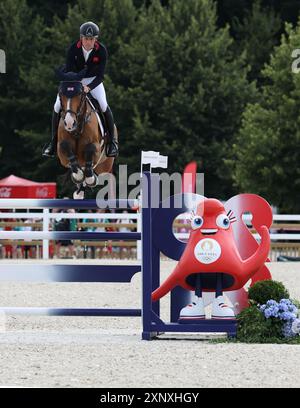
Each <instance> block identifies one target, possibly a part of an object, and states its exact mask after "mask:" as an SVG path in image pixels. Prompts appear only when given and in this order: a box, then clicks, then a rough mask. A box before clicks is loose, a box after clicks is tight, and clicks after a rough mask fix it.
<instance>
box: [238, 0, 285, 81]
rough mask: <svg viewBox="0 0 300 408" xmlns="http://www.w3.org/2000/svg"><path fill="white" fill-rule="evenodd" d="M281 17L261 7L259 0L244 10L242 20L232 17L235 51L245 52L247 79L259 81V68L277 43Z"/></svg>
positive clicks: (271, 10)
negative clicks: (247, 70)
mask: <svg viewBox="0 0 300 408" xmlns="http://www.w3.org/2000/svg"><path fill="white" fill-rule="evenodd" d="M281 25H282V22H281V18H280V16H279V14H276V13H275V11H274V10H273V9H272V8H263V7H262V6H261V0H258V1H255V2H254V3H253V6H252V9H251V11H248V12H246V15H245V17H244V18H243V20H242V22H241V21H240V20H239V19H238V18H237V17H234V18H233V19H232V27H233V31H234V35H235V37H236V39H237V41H236V44H237V51H238V52H239V53H242V52H244V51H245V52H246V56H247V61H248V63H249V64H250V66H251V71H250V72H249V79H250V80H255V79H258V80H259V81H261V74H260V72H261V70H262V68H263V66H264V64H265V63H266V62H269V58H270V55H271V52H272V50H273V48H274V46H275V45H276V44H277V38H278V34H279V33H280V31H281Z"/></svg>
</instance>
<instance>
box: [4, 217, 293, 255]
mask: <svg viewBox="0 0 300 408" xmlns="http://www.w3.org/2000/svg"><path fill="white" fill-rule="evenodd" d="M0 219H1V220H3V221H4V220H11V219H14V220H25V219H26V220H39V221H40V222H41V223H42V225H43V229H42V232H43V233H45V237H46V236H48V235H47V233H48V232H49V231H51V229H52V225H51V221H52V220H56V221H57V220H61V219H76V220H79V219H80V220H82V219H84V220H93V221H95V222H96V221H98V222H107V221H114V220H118V221H120V223H119V224H117V225H116V227H118V228H122V220H123V221H124V223H125V222H126V221H128V220H130V221H131V222H132V221H133V222H135V223H136V225H137V232H141V217H140V214H139V213H97V212H95V213H88V212H80V213H78V212H74V213H70V212H59V213H55V212H50V211H49V209H43V212H9V213H8V212H5V213H2V212H1V213H0ZM187 219H188V218H187V215H186V214H181V215H180V216H178V217H177V220H185V221H187ZM243 219H244V221H245V222H246V223H251V216H250V215H245V216H243ZM287 221H288V222H294V223H295V224H294V225H295V227H296V230H293V231H291V232H285V233H282V234H280V233H278V231H276V232H272V230H271V234H270V237H271V241H272V242H276V243H278V242H282V241H288V242H291V246H292V245H293V243H300V224H299V229H298V228H297V227H298V224H297V223H298V222H300V215H288V214H280V215H277V214H276V215H274V217H273V222H274V223H276V224H277V227H276V230H279V229H280V222H287ZM178 228H179V229H184V228H185V223H183V224H182V227H178ZM24 235H26V233H25V234H24V231H14V232H13V234H7V233H6V234H4V233H2V234H1V227H0V237H1V236H3V237H4V236H5V237H7V238H2V239H9V238H8V237H9V236H11V237H13V238H11V239H24ZM29 236H30V237H29ZM175 236H176V237H177V238H178V239H180V240H187V239H188V237H189V233H188V231H187V232H178V233H176V232H175ZM253 236H254V237H255V239H257V240H259V235H258V234H255V233H254V234H253ZM32 237H34V234H30V233H28V239H32ZM0 239H1V238H0ZM0 243H1V241H0ZM43 259H49V239H43ZM137 259H138V260H140V259H141V243H140V242H139V241H138V242H137Z"/></svg>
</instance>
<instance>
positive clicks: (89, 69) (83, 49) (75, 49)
mask: <svg viewBox="0 0 300 408" xmlns="http://www.w3.org/2000/svg"><path fill="white" fill-rule="evenodd" d="M98 35H99V27H98V26H97V25H96V24H95V23H93V22H91V21H89V22H87V23H84V24H82V25H81V27H80V40H79V41H76V42H75V43H73V44H72V45H71V46H70V48H69V49H68V53H67V63H66V72H75V73H78V72H82V70H84V69H86V74H85V76H84V78H83V79H82V84H83V85H84V92H86V93H89V92H90V93H91V95H92V96H93V97H94V98H95V99H96V100H97V101H98V103H99V106H100V108H101V110H102V112H103V114H104V117H105V120H106V125H107V133H108V143H107V147H106V155H107V156H108V157H116V156H117V155H118V142H117V139H116V137H115V132H114V118H113V114H112V111H111V109H110V107H109V106H108V104H107V100H106V93H105V89H104V85H103V79H104V72H105V66H106V60H107V51H106V48H105V46H104V45H103V44H101V43H100V42H98V41H97V38H98ZM60 110H61V103H60V98H59V95H58V96H57V98H56V102H55V105H54V111H53V114H52V139H51V142H50V143H49V144H48V145H47V146H46V147H45V149H44V151H43V156H46V157H54V155H55V153H56V146H57V129H58V124H59V120H60Z"/></svg>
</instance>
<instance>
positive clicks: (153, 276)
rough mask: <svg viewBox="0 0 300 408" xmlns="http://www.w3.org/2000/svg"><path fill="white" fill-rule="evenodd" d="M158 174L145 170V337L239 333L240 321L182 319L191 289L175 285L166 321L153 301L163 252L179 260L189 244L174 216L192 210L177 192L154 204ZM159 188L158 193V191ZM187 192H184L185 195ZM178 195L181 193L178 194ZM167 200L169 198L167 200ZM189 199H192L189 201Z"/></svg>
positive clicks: (143, 265) (143, 213)
mask: <svg viewBox="0 0 300 408" xmlns="http://www.w3.org/2000/svg"><path fill="white" fill-rule="evenodd" d="M158 177H159V176H158V175H157V174H151V173H150V172H144V173H143V180H142V191H143V205H142V248H143V259H142V268H143V274H142V276H143V333H142V339H143V340H152V339H153V338H155V337H157V336H159V334H160V333H168V332H172V333H227V335H228V336H229V337H235V336H236V331H237V321H236V320H235V319H232V320H223V319H220V320H215V319H213V320H212V319H206V320H201V321H199V322H197V323H190V324H182V323H178V318H179V314H180V310H181V308H183V307H185V306H186V305H187V304H188V303H189V302H190V295H191V292H190V291H186V290H184V289H182V288H179V287H177V288H175V289H174V290H173V291H172V292H171V307H170V308H171V310H170V316H171V321H170V322H164V321H162V320H161V318H160V304H159V303H160V302H155V303H153V302H152V299H151V295H152V292H153V291H154V290H155V289H156V288H157V287H158V286H159V284H160V253H161V252H162V253H163V254H164V255H165V256H167V257H169V258H171V259H173V260H176V261H179V259H180V258H181V255H182V254H183V252H184V249H185V246H186V244H185V243H183V242H181V241H178V240H177V239H176V238H175V236H174V234H173V230H172V224H173V221H174V219H175V218H176V217H177V216H178V215H179V214H182V213H185V212H186V211H188V208H187V207H186V205H185V200H183V199H182V200H181V203H182V204H181V206H178V202H179V201H178V200H176V199H175V196H173V197H170V198H169V199H168V204H169V205H165V202H161V203H160V206H159V208H155V209H154V208H151V205H150V204H151V202H152V193H153V187H154V188H155V187H157V186H158V185H159V179H158ZM157 191H159V190H156V194H157ZM183 197H184V195H182V198H183ZM177 198H178V197H177ZM166 201H167V200H166ZM186 202H188V200H187V201H186Z"/></svg>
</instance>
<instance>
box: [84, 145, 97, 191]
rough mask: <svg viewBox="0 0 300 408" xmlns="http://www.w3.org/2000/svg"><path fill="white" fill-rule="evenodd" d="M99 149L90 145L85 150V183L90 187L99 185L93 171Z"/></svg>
mask: <svg viewBox="0 0 300 408" xmlns="http://www.w3.org/2000/svg"><path fill="white" fill-rule="evenodd" d="M96 151H97V148H96V145H95V144H94V143H89V144H87V145H86V146H85V148H84V157H85V170H84V176H85V183H86V185H87V186H88V187H95V186H96V185H97V175H96V174H95V173H94V170H93V162H94V156H95V154H96Z"/></svg>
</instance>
